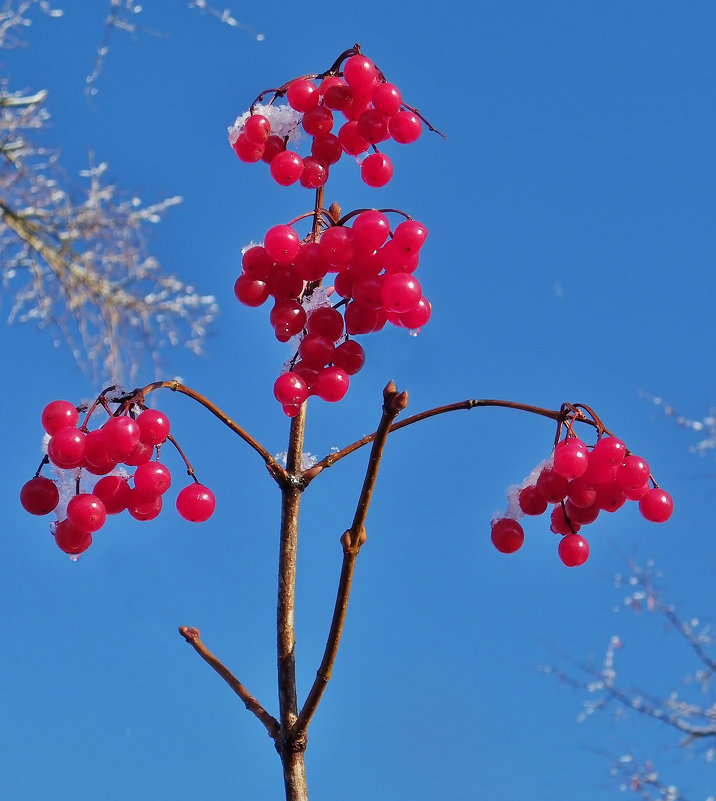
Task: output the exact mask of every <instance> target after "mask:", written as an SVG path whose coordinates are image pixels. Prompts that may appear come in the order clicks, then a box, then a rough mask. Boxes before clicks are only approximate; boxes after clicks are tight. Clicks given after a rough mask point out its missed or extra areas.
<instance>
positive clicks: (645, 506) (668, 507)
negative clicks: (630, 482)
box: [639, 487, 674, 523]
mask: <svg viewBox="0 0 716 801" xmlns="http://www.w3.org/2000/svg"><path fill="white" fill-rule="evenodd" d="M639 511H640V512H641V513H642V515H643V516H644V517H645V518H646V519H647V520H650V521H651V522H652V523H665V522H666V521H667V520H668V519H669V518H670V517H671V513H672V512H673V511H674V502H673V501H672V499H671V495H669V493H668V492H665V491H664V490H663V489H660V488H659V487H654V488H653V489H650V490H648V491H647V492H645V493H644V495H642V496H641V499H640V500H639Z"/></svg>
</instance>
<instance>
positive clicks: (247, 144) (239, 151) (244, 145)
mask: <svg viewBox="0 0 716 801" xmlns="http://www.w3.org/2000/svg"><path fill="white" fill-rule="evenodd" d="M265 147H266V145H265V144H257V143H256V142H252V141H251V139H249V137H248V136H246V134H244V133H242V134H239V136H238V138H237V139H236V141H235V142H234V144H233V148H234V152H235V153H236V155H237V156H238V157H239V159H240V160H241V161H243V162H246V163H247V164H251V163H253V162H255V161H259V159H260V158H261V157H262V156H263V154H264V150H265Z"/></svg>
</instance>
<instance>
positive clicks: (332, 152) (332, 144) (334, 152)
mask: <svg viewBox="0 0 716 801" xmlns="http://www.w3.org/2000/svg"><path fill="white" fill-rule="evenodd" d="M311 155H312V156H315V157H316V158H317V159H318V160H319V161H321V162H323V164H325V165H326V166H330V165H331V164H335V163H336V162H337V161H339V160H340V158H341V156H342V155H343V148H342V147H341V143H340V140H339V139H338V137H337V136H336V135H335V134H332V133H329V134H322V135H321V136H316V137H315V138H314V140H313V143H312V144H311Z"/></svg>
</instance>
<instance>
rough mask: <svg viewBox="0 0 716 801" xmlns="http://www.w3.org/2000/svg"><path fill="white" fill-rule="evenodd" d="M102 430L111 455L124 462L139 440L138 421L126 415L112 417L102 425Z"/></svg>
mask: <svg viewBox="0 0 716 801" xmlns="http://www.w3.org/2000/svg"><path fill="white" fill-rule="evenodd" d="M102 431H104V434H105V437H106V441H107V450H108V452H109V455H110V457H111V458H112V459H114V460H115V461H117V462H123V461H124V460H125V459H126V458H127V457H128V456H129V454H130V453H131V452H132V451H133V450H134V448H135V447H136V446H137V443H138V442H139V434H140V432H139V426H138V425H137V421H136V420H132V418H131V417H127V416H125V415H122V416H121V417H110V418H109V420H107V422H106V423H105V424H104V425H103V426H102Z"/></svg>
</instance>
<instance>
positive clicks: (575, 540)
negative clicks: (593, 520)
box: [557, 534, 589, 567]
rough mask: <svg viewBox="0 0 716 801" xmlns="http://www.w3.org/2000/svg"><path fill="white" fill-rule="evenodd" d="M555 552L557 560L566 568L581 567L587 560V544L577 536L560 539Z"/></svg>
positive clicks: (568, 535)
mask: <svg viewBox="0 0 716 801" xmlns="http://www.w3.org/2000/svg"><path fill="white" fill-rule="evenodd" d="M557 550H558V553H559V558H560V559H561V560H562V562H564V564H565V565H567V567H578V566H579V565H583V564H584V563H585V562H586V561H587V559H588V558H589V543H588V542H587V541H586V540H585V539H584V537H582V536H580V535H579V534H567V536H566V537H562V539H561V540H560V542H559V547H558V549H557Z"/></svg>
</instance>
